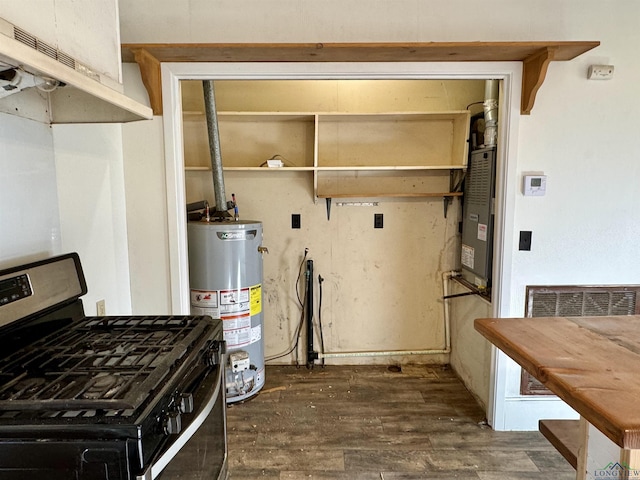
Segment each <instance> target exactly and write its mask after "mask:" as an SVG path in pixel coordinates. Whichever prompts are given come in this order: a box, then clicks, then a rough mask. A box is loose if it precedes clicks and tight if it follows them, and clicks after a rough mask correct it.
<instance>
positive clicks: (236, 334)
mask: <svg viewBox="0 0 640 480" xmlns="http://www.w3.org/2000/svg"><path fill="white" fill-rule="evenodd" d="M222 320H223V321H224V319H222ZM223 325H224V324H223ZM224 341H225V342H227V347H230V348H237V347H243V346H245V345H249V343H251V327H249V328H238V329H235V330H225V331H224Z"/></svg>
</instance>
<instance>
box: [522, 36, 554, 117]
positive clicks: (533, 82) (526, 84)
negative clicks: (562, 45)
mask: <svg viewBox="0 0 640 480" xmlns="http://www.w3.org/2000/svg"><path fill="white" fill-rule="evenodd" d="M556 50H557V49H556V48H554V47H545V48H544V49H542V50H541V51H540V52H539V53H536V54H535V55H532V56H531V57H529V58H527V59H525V60H524V61H523V62H522V102H521V104H520V114H521V115H529V114H530V113H531V109H532V108H533V104H534V102H535V101H536V95H537V93H538V90H540V87H541V86H542V83H543V82H544V79H545V77H546V76H547V68H548V67H549V63H551V61H552V60H553V59H554V57H555V54H556Z"/></svg>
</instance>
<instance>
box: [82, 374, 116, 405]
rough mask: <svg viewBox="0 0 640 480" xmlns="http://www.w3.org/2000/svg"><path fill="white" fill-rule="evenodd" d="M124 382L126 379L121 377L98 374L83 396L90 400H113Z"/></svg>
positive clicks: (90, 382)
mask: <svg viewBox="0 0 640 480" xmlns="http://www.w3.org/2000/svg"><path fill="white" fill-rule="evenodd" d="M124 382H125V379H124V378H122V377H121V376H120V375H111V374H102V375H100V374H98V375H96V376H95V377H93V378H92V379H91V380H90V381H89V386H88V387H87V389H86V390H85V391H84V392H83V393H82V395H81V396H82V398H86V399H88V400H97V399H106V398H111V397H113V396H114V395H115V394H116V393H117V392H118V390H119V389H120V387H121V386H122V385H123V384H124Z"/></svg>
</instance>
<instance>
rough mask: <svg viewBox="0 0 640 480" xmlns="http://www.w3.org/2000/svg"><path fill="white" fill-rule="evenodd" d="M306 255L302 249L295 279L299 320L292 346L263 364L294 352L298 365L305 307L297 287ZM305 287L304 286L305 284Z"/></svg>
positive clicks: (306, 251) (306, 249) (307, 250)
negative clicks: (299, 310) (302, 252)
mask: <svg viewBox="0 0 640 480" xmlns="http://www.w3.org/2000/svg"><path fill="white" fill-rule="evenodd" d="M308 253H309V249H308V248H305V249H304V257H302V261H301V262H300V267H299V268H298V277H297V278H296V296H297V297H298V303H300V307H301V312H300V320H299V321H298V325H297V326H296V330H295V332H294V336H293V339H292V340H291V341H292V342H293V345H292V346H291V348H290V349H289V350H287V351H286V352H284V353H281V354H279V355H276V356H275V357H269V358H267V359H265V363H266V362H270V361H272V360H277V359H278V358H282V357H286V356H287V355H290V354H291V352H293V351H294V350H295V352H296V366H299V364H298V344H299V343H300V335H301V333H302V325H303V324H304V311H305V305H304V303H303V301H302V299H301V298H300V291H299V288H300V287H299V284H300V275H301V274H302V266H303V265H304V261H305V260H306V258H307V254H308ZM305 285H306V282H305ZM305 291H306V288H305ZM305 293H306V292H305ZM305 298H306V295H305ZM294 339H295V340H294Z"/></svg>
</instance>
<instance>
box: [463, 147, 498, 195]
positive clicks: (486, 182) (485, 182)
mask: <svg viewBox="0 0 640 480" xmlns="http://www.w3.org/2000/svg"><path fill="white" fill-rule="evenodd" d="M467 177H472V178H473V182H470V183H469V185H470V187H471V188H469V189H468V190H467V191H466V192H465V196H466V197H467V198H466V201H467V202H468V204H469V205H479V206H483V205H485V204H486V203H487V198H490V196H491V180H492V179H491V158H487V157H486V156H485V157H484V158H474V160H473V162H472V164H471V166H470V169H469V172H468V173H467Z"/></svg>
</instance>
